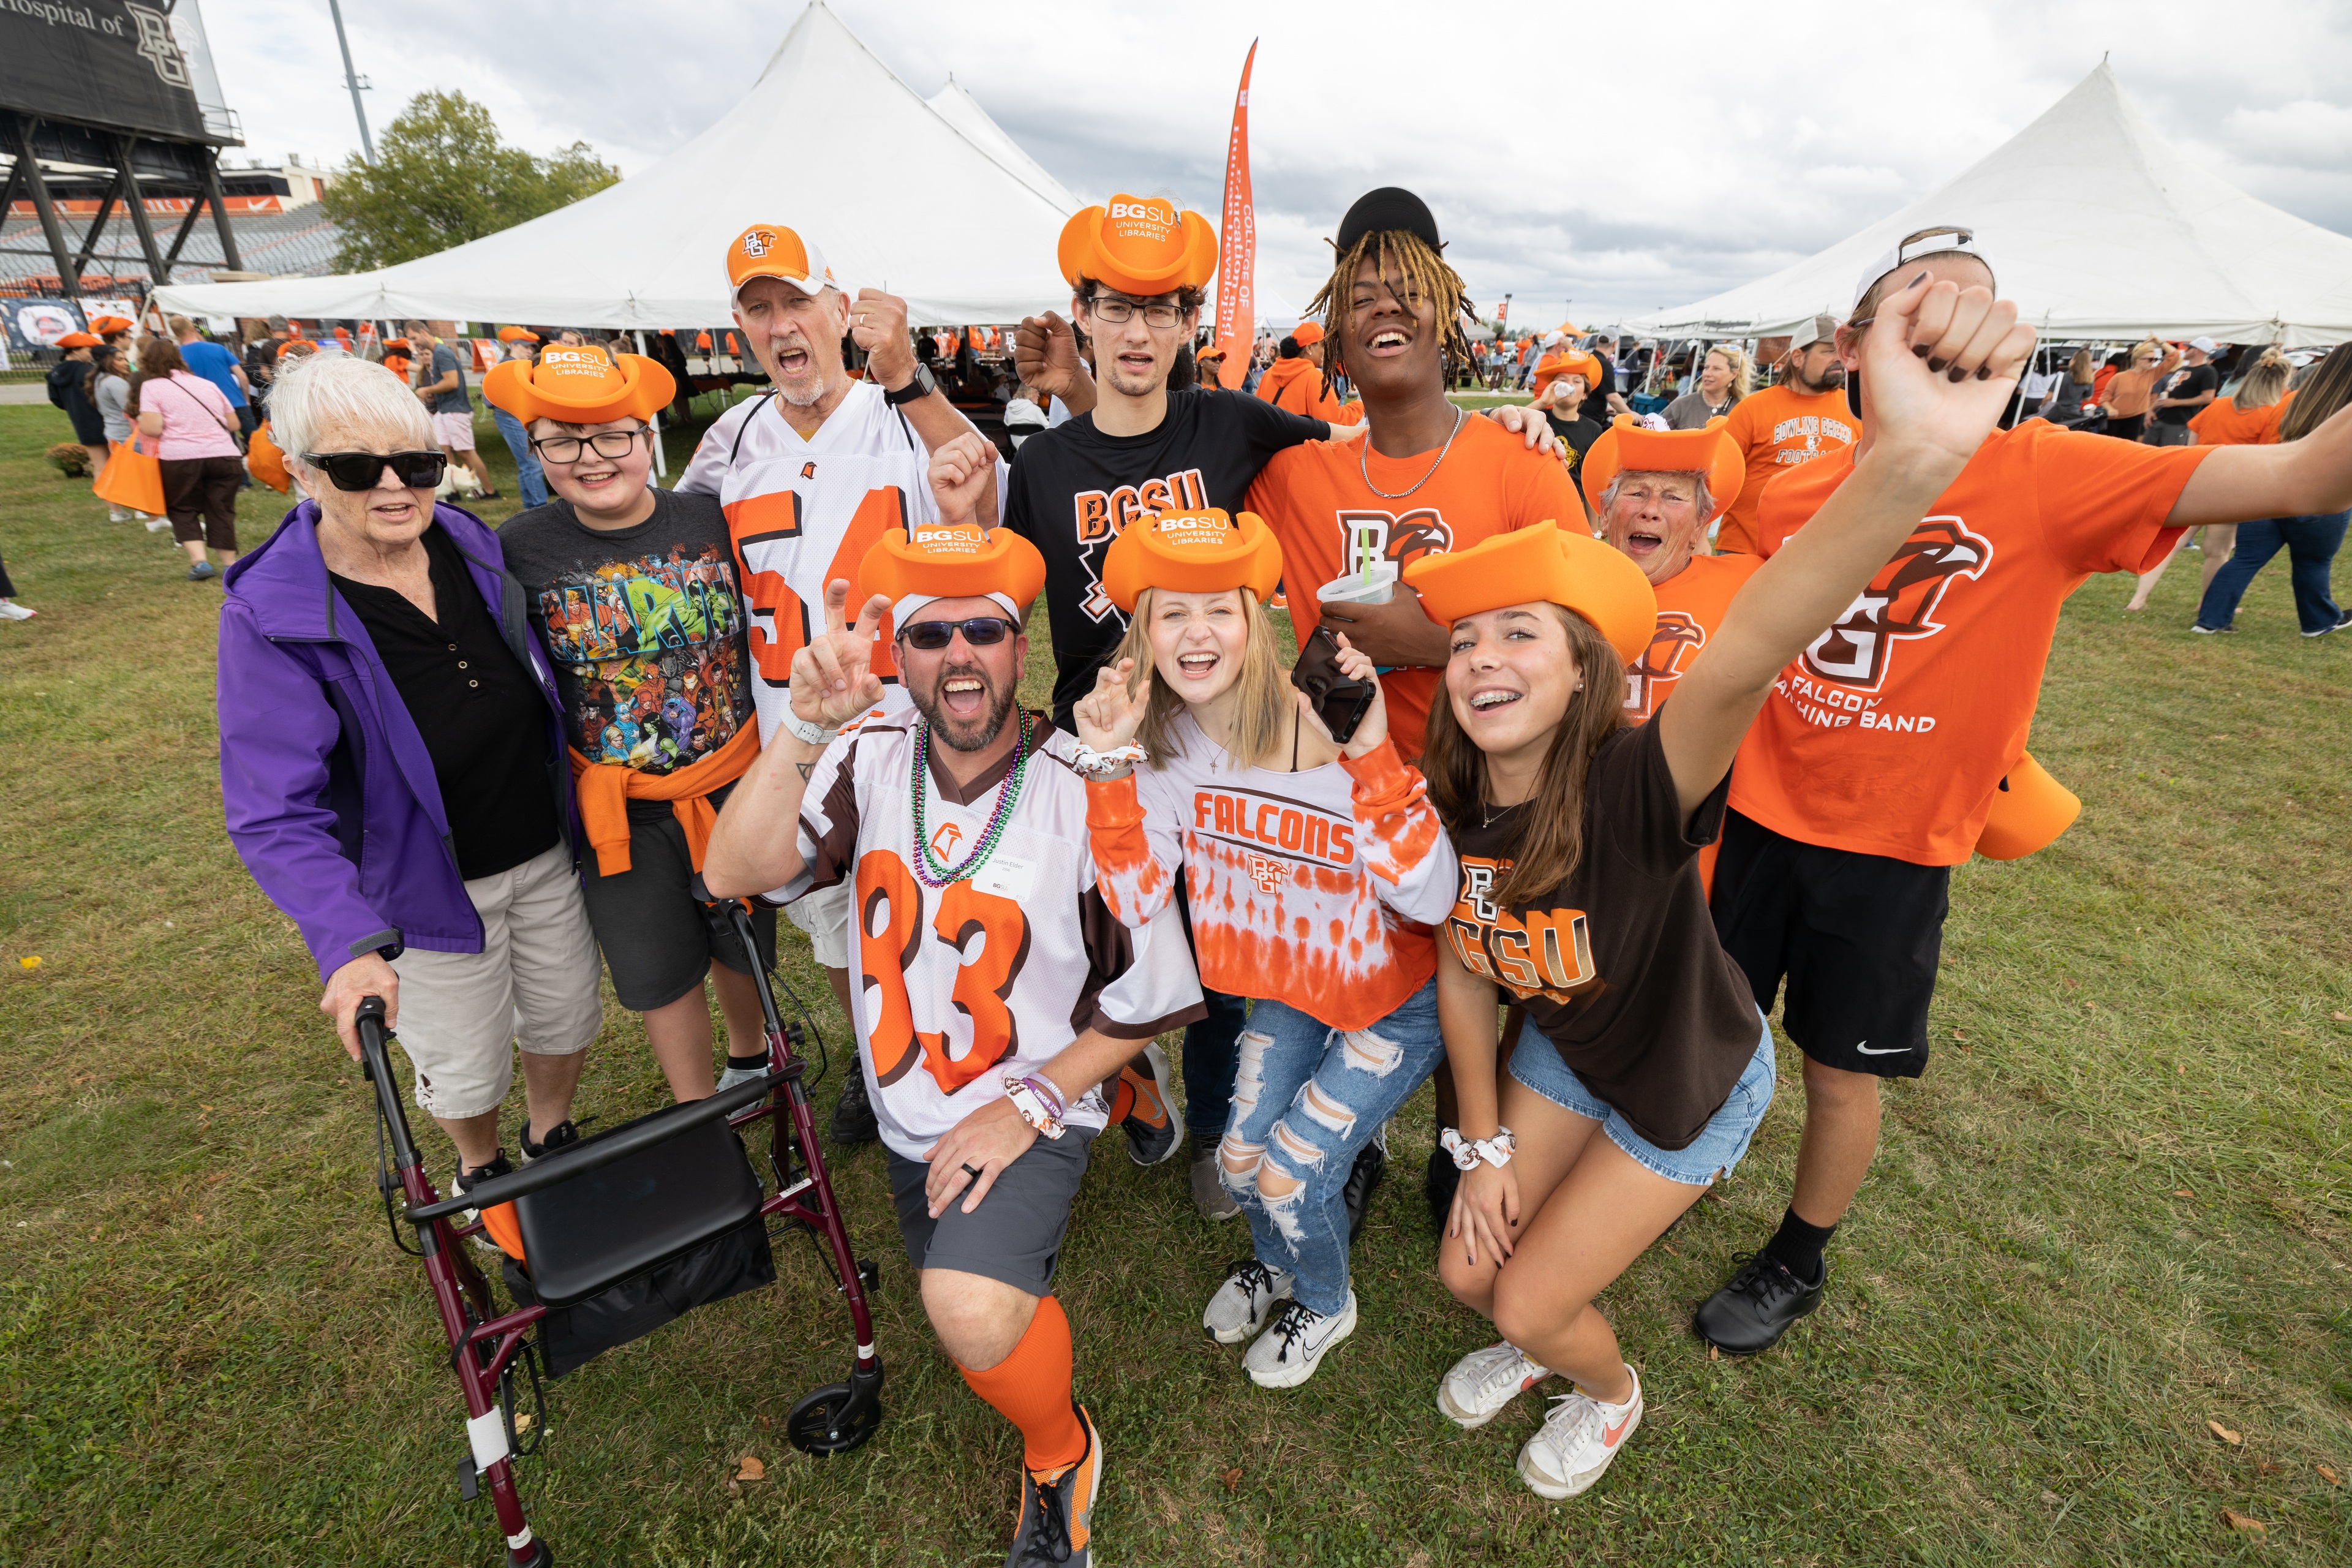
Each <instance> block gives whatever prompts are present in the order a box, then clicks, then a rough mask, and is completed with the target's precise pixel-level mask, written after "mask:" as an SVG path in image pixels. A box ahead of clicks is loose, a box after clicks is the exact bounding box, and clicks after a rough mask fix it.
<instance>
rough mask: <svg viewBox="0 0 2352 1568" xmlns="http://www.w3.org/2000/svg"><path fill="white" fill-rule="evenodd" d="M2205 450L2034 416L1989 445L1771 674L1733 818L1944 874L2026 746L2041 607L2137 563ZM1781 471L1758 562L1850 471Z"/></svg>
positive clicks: (2045, 622) (1843, 462) (1738, 774)
mask: <svg viewBox="0 0 2352 1568" xmlns="http://www.w3.org/2000/svg"><path fill="white" fill-rule="evenodd" d="M2212 450H2213V449H2212V448H2211V447H2143V446H2140V445H2138V444H2137V442H2132V441H2118V440H2116V439H2115V438H2114V437H2108V436H2086V435H2084V434H2082V433H2080V432H2077V431H2073V430H2061V429H2059V428H2058V427H2057V426H2054V425H2052V424H2050V423H2049V422H2048V421H2046V420H2041V419H2036V420H2032V421H2029V422H2028V423H2026V424H2023V425H2021V426H2018V427H2017V428H2016V429H2014V430H1996V431H1994V432H1993V433H1992V434H1991V435H1990V436H1987V437H1985V439H1984V444H1983V445H1982V446H1980V447H1978V448H1977V453H1976V456H1975V457H1973V458H1969V465H1968V467H1967V468H1963V469H1961V470H1960V477H1959V478H1958V479H1955V480H1954V481H1953V482H1952V486H1951V488H1950V489H1948V490H1946V491H1945V492H1944V493H1943V494H1942V495H1940V496H1938V497H1937V499H1936V504H1935V505H1934V506H1933V507H1932V508H1931V509H1929V510H1928V513H1927V517H1925V518H1924V519H1922V520H1921V521H1920V523H1919V526H1918V527H1917V528H1916V530H1914V531H1913V532H1912V534H1911V537H1910V538H1909V539H1907V540H1906V541H1905V542H1903V544H1902V546H1901V547H1900V548H1899V549H1897V550H1896V551H1895V556H1894V559H1892V560H1890V561H1889V562H1887V563H1886V564H1885V566H1883V567H1881V568H1880V569H1879V572H1878V574H1877V575H1876V576H1874V577H1873V578H1872V579H1871V580H1870V583H1869V585H1868V586H1866V587H1864V589H1863V591H1862V593H1861V594H1860V595H1858V596H1857V597H1856V598H1855V599H1854V602H1853V605H1852V607H1850V608H1849V609H1848V610H1847V611H1846V613H1845V614H1844V615H1843V616H1840V617H1839V618H1838V621H1837V624H1836V625H1834V626H1831V627H1830V628H1829V630H1827V631H1825V632H1823V633H1822V635H1821V636H1820V637H1816V638H1814V639H1813V641H1812V644H1811V646H1810V647H1807V648H1806V649H1805V651H1804V652H1802V653H1801V654H1799V655H1798V656H1797V658H1795V659H1794V660H1793V661H1791V662H1790V665H1789V667H1788V668H1786V669H1784V670H1782V671H1781V672H1780V679H1779V680H1778V681H1777V682H1776V683H1775V684H1774V686H1773V689H1772V693H1771V695H1770V696H1769V697H1767V698H1765V700H1764V708H1763V711H1761V712H1760V713H1759V714H1758V715H1757V716H1756V722H1755V724H1754V726H1753V727H1751V728H1750V729H1749V730H1748V738H1747V739H1746V740H1745V741H1744V742H1741V744H1740V748H1739V765H1738V768H1737V769H1735V770H1734V772H1733V773H1732V780H1731V808H1732V809H1733V810H1734V811H1737V812H1739V813H1741V814H1742V815H1744V816H1749V817H1753V818H1754V819H1755V820H1756V821H1758V822H1759V823H1762V824H1763V825H1764V826H1767V827H1769V828H1770V829H1771V830H1772V831H1773V832H1775V833H1779V834H1781V835H1783V836H1784V837H1790V838H1795V839H1800V840H1801V841H1803V842H1804V843H1807V844H1821V845H1826V846H1828V847H1831V848H1835V849H1851V850H1853V851H1855V852H1856V853H1858V854H1863V855H1886V856H1891V857H1893V858H1895V859H1897V860H1909V861H1912V862H1913V863H1915V864H1916V865H1921V866H1957V865H1958V864H1959V863H1960V862H1962V861H1964V860H1966V859H1967V858H1969V855H1970V854H1972V853H1973V852H1974V851H1975V848H1976V842H1977V837H1978V836H1979V834H1980V833H1982V832H1983V830H1984V820H1985V814H1986V812H1987V811H1988V810H1989V809H1990V806H1991V804H1992V796H1993V792H1994V790H1995V789H1997V788H1998V787H1999V786H2000V780H2001V775H2002V774H2003V773H2007V772H2008V771H2009V767H2010V764H2011V763H2014V762H2016V761H2017V759H2018V757H2019V756H2020V755H2021V753H2022V752H2024V750H2025V737H2026V731H2027V730H2028V729H2029V728H2031V726H2032V722H2033V707H2034V704H2035V702H2036V701H2038V700H2040V698H2041V694H2042V667H2043V665H2044V664H2046V663H2047V662H2048V660H2049V658H2050V641H2051V638H2052V637H2053V636H2054V635H2055V634H2056V632H2057V629H2058V608H2059V606H2060V605H2062V604H2063V603H2064V602H2065V599H2066V595H2069V594H2071V593H2073V592H2074V590H2075V589H2076V588H2077V587H2079V586H2081V585H2082V583H2083V580H2084V578H2086V577H2088V576H2089V575H2090V574H2093V573H2095V572H2143V571H2146V570H2147V569H2148V568H2150V567H2152V566H2154V565H2155V564H2156V563H2158V562H2159V561H2161V560H2163V559H2164V556H2165V552H2167V551H2168V550H2170V549H2171V548H2172V547H2173V545H2174V544H2176V543H2177V542H2179V538H2180V535H2181V534H2182V532H2183V531H2184V530H2181V529H2178V528H2169V527H2167V526H2166V525H2165V521H2164V520H2165V518H2166V517H2167V516H2168V515H2169V514H2170V512H2171V510H2172V508H2173V504H2174V503H2175V502H2176V501H2178V500H2179V499H2180V491H2181V488H2182V487H2183V486H2185V485H2187V484H2188V482H2189V474H2190V473H2192V472H2193V471H2194V470H2195V469H2196V467H2197V465H2198V464H2200V463H2201V462H2203V461H2204V460H2205V458H2207V457H2208V456H2209V455H2210V453H2211V451H2212ZM1853 463H1854V458H1853V449H1852V448H1851V447H1849V448H1848V449H1847V450H1845V451H1843V452H1841V453H1839V454H1837V455H1835V456H1834V457H1831V458H1824V459H1822V461H1820V462H1818V463H1808V464H1806V465H1805V466H1804V467H1803V468H1797V469H1794V470H1792V471H1791V472H1790V473H1788V474H1786V475H1784V476H1782V477H1781V478H1780V479H1779V480H1777V481H1776V482H1774V484H1773V485H1772V486H1771V488H1770V489H1768V490H1767V491H1766V492H1765V496H1764V510H1763V512H1762V514H1761V516H1760V518H1759V521H1760V523H1761V527H1762V537H1761V542H1762V545H1763V550H1764V553H1766V554H1767V555H1769V554H1770V553H1771V552H1774V551H1776V550H1778V549H1779V548H1780V545H1781V544H1782V543H1783V542H1785V541H1786V540H1787V539H1788V537H1789V536H1790V534H1792V533H1794V532H1795V531H1797V530H1798V529H1799V528H1800V527H1801V526H1803V524H1804V522H1805V521H1806V520H1807V519H1809V518H1811V516H1812V515H1813V513H1815V512H1816V511H1818V510H1821V508H1822V503H1823V502H1825V501H1827V500H1829V498H1830V492H1832V490H1834V489H1837V487H1838V485H1839V484H1840V483H1841V482H1842V481H1843V479H1845V477H1846V476H1847V475H1848V474H1850V473H1852V472H1853Z"/></svg>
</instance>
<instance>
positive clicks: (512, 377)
mask: <svg viewBox="0 0 2352 1568" xmlns="http://www.w3.org/2000/svg"><path fill="white" fill-rule="evenodd" d="M482 395H483V396H484V397H485V398H487V399H488V400H489V402H490V404H491V405H492V406H494V407H498V408H503V409H505V410H506V411H507V412H508V413H509V414H511V415H513V416H515V417H516V418H518V419H520V420H521V421H522V422H523V424H524V425H526V426H528V425H529V424H530V422H531V421H532V420H534V419H552V420H555V421H556V422H557V423H559V424H562V425H602V424H604V422H605V421H606V420H608V419H632V418H634V419H651V418H652V417H653V416H654V415H655V413H656V411H657V410H659V409H661V408H663V407H666V406H667V405H668V403H669V400H670V399H671V398H673V397H675V396H677V380H676V379H675V378H674V377H672V376H671V374H669V372H668V371H667V369H666V368H664V367H663V365H662V364H661V363H660V362H659V361H657V360H651V359H647V358H646V357H645V356H644V355H643V354H623V355H621V356H620V359H619V361H618V363H615V362H614V361H613V360H612V359H610V358H608V357H606V355H605V353H604V350H603V349H601V348H597V347H594V346H593V345H591V346H586V347H582V348H572V347H569V346H566V345H564V344H561V343H559V344H557V345H556V346H555V347H553V348H551V349H549V350H548V351H547V352H546V353H542V354H541V355H540V356H539V363H537V364H533V363H530V361H528V360H520V359H510V360H505V361H502V362H500V363H498V364H494V365H492V366H491V367H490V369H489V372H488V374H486V375H484V376H483V377H482Z"/></svg>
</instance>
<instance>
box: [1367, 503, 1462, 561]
mask: <svg viewBox="0 0 2352 1568" xmlns="http://www.w3.org/2000/svg"><path fill="white" fill-rule="evenodd" d="M1339 535H1340V537H1341V538H1342V539H1345V540H1347V541H1348V542H1349V546H1348V548H1349V563H1348V564H1349V568H1350V570H1352V569H1353V563H1354V560H1355V556H1356V552H1357V551H1358V549H1359V545H1358V543H1357V542H1358V541H1359V540H1366V539H1367V536H1368V535H1369V536H1370V538H1371V539H1377V540H1378V541H1379V546H1380V553H1379V555H1378V557H1377V559H1379V560H1381V561H1393V562H1395V563H1397V564H1398V565H1400V566H1402V564H1404V563H1406V562H1408V561H1412V560H1417V559H1419V558H1420V557H1422V556H1423V555H1426V554H1428V553H1429V552H1431V551H1433V550H1434V551H1441V552H1442V551H1447V550H1451V549H1453V548H1454V528H1453V525H1452V524H1450V523H1448V522H1447V521H1445V518H1444V514H1443V513H1442V512H1440V511H1439V510H1437V509H1436V508H1435V507H1430V506H1425V507H1421V508H1418V509H1417V510H1412V511H1408V512H1404V513H1402V514H1401V515H1400V514H1399V513H1396V512H1389V511H1343V512H1341V513H1340V514H1339ZM1368 542H1369V541H1368Z"/></svg>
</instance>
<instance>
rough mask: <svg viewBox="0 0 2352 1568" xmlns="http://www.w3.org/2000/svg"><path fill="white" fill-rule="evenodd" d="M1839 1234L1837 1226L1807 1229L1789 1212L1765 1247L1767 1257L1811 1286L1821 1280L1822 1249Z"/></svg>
mask: <svg viewBox="0 0 2352 1568" xmlns="http://www.w3.org/2000/svg"><path fill="white" fill-rule="evenodd" d="M1836 1234H1837V1226H1834V1225H1807V1224H1806V1223H1805V1222H1804V1221H1803V1220H1801V1219H1799V1218H1798V1217H1797V1211H1796V1210H1795V1209H1790V1210H1789V1211H1787V1212H1786V1213H1784V1214H1783V1215H1781V1216H1780V1229H1779V1230H1778V1231H1776V1232H1775V1233H1773V1237H1772V1239H1771V1240H1769V1241H1768V1242H1766V1243H1765V1244H1764V1252H1765V1255H1766V1256H1767V1257H1769V1258H1772V1259H1773V1260H1775V1261H1776V1262H1778V1263H1779V1264H1780V1267H1781V1268H1786V1269H1787V1270H1788V1271H1789V1272H1790V1273H1791V1274H1793V1275H1795V1276H1796V1277H1797V1278H1798V1279H1801V1280H1803V1281H1804V1282H1805V1283H1806V1284H1808V1285H1812V1284H1817V1283H1819V1282H1820V1280H1821V1278H1822V1248H1823V1247H1827V1246H1828V1245H1829V1244H1830V1237H1832V1236H1834V1235H1836Z"/></svg>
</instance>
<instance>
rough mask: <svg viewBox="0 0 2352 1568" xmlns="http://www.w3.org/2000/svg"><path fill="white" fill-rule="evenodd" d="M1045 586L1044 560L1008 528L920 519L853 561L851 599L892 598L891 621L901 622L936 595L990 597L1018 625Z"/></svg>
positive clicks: (876, 544)
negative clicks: (853, 591)
mask: <svg viewBox="0 0 2352 1568" xmlns="http://www.w3.org/2000/svg"><path fill="white" fill-rule="evenodd" d="M1044 588H1045V557H1044V556H1043V555H1040V554H1038V553H1037V547H1036V546H1035V545H1034V544H1032V543H1030V542H1028V541H1027V540H1026V539H1024V538H1023V537H1022V536H1021V535H1019V534H1017V533H1015V532H1013V531H1012V530H1011V529H1009V528H999V529H995V530H993V531H991V530H984V529H980V528H975V527H973V526H971V524H968V523H945V522H934V523H917V524H916V525H915V526H914V527H913V528H912V529H905V528H894V529H892V530H890V531H889V532H887V533H886V534H884V535H883V536H882V537H881V538H879V539H877V540H876V541H875V542H874V545H873V548H871V549H870V550H868V551H866V559H865V560H863V561H861V562H859V563H858V566H857V591H856V594H855V595H853V596H852V599H851V603H852V604H853V605H856V604H860V603H863V602H864V601H865V600H866V599H867V598H870V597H871V596H873V595H876V594H886V595H889V598H890V624H891V625H892V626H905V625H906V624H907V617H908V616H912V615H915V614H916V613H918V612H919V611H920V610H921V609H922V607H923V606H924V605H928V604H929V603H930V602H931V601H932V600H934V599H993V600H995V601H996V602H997V604H999V605H1003V608H1004V611H1005V613H1006V614H1007V615H1009V616H1012V617H1013V620H1014V621H1015V622H1016V623H1017V622H1018V621H1020V619H1021V618H1022V616H1023V614H1024V612H1025V611H1026V610H1027V609H1028V607H1029V605H1030V603H1031V601H1033V600H1034V599H1035V598H1036V597H1037V595H1038V594H1039V593H1040V592H1041V591H1042V590H1043V589H1044Z"/></svg>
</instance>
